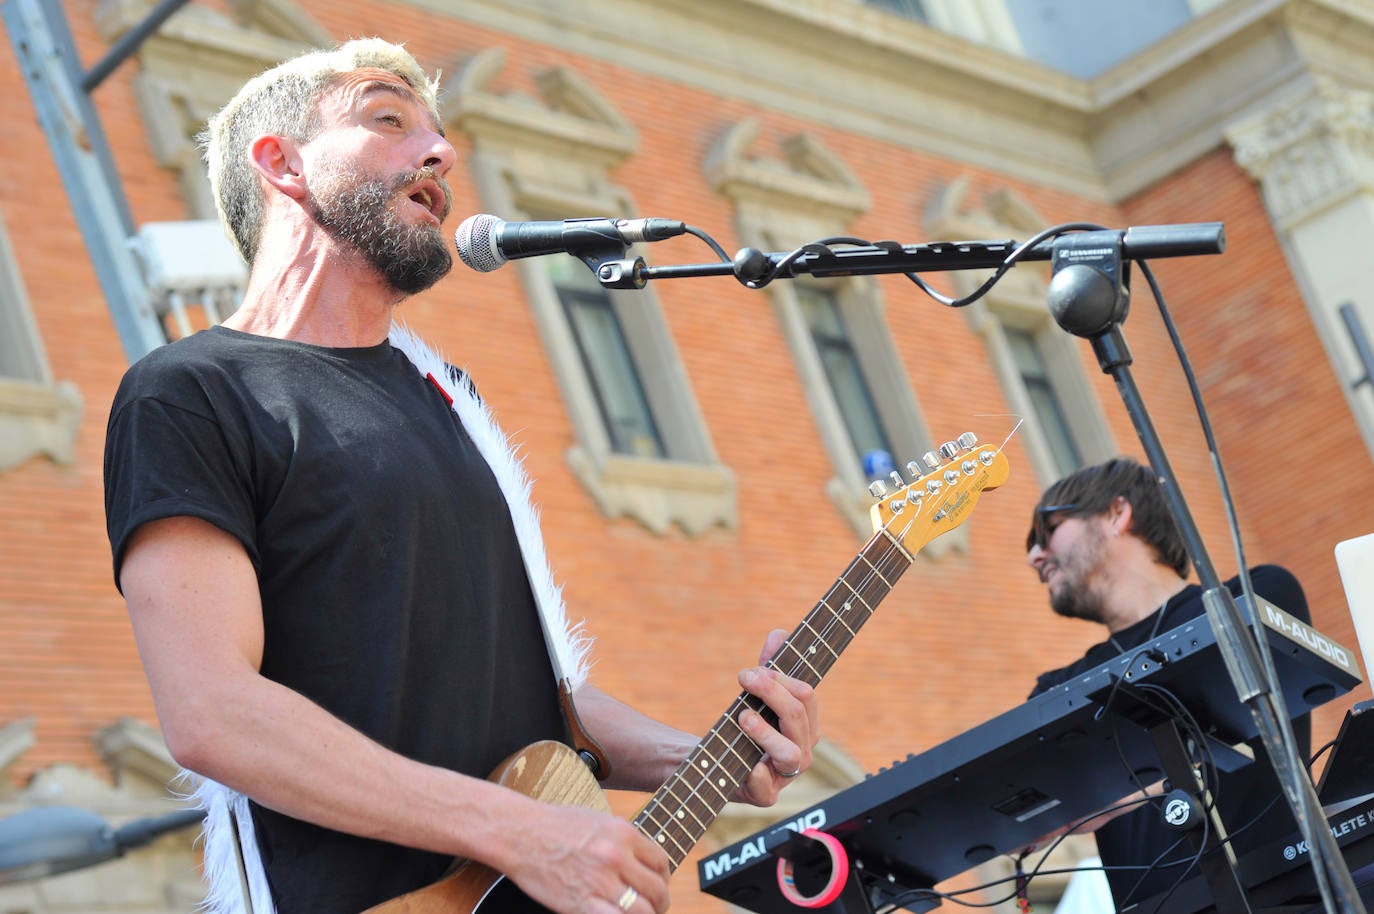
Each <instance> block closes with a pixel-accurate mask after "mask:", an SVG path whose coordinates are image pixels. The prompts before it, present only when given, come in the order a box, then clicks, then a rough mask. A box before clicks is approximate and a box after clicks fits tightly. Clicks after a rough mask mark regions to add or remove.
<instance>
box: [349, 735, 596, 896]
mask: <svg viewBox="0 0 1374 914" xmlns="http://www.w3.org/2000/svg"><path fill="white" fill-rule="evenodd" d="M487 780H489V781H494V782H496V783H497V784H500V785H501V786H503V787H509V788H510V789H512V790H515V791H517V792H519V793H522V794H524V795H525V796H527V797H531V798H533V799H536V800H539V801H541V802H544V803H552V804H553V805H555V806H581V807H583V808H586V809H599V810H601V811H603V812H610V811H611V807H610V804H609V803H607V802H606V795H605V794H604V793H602V792H601V787H600V785H599V784H597V782H596V778H595V777H594V776H593V775H592V773H591V770H590V769H588V768H587V765H586V763H585V762H583V761H582V759H581V758H579V757H578V755H577V753H576V752H574V751H573V750H572V749H570V748H568V747H567V746H565V745H563V744H562V743H559V742H554V741H552V740H546V741H544V742H538V743H534V744H533V745H530V746H526V747H525V748H524V749H522V750H520V751H519V752H517V753H516V754H515V755H512V756H511V757H510V758H508V759H506V760H505V761H504V762H502V763H501V764H500V765H499V766H498V767H497V768H496V770H495V771H494V772H492V774H491V777H489V778H487ZM466 912H472V914H548V909H547V908H545V907H543V906H542V905H540V904H537V903H535V902H533V901H531V900H530V899H529V898H528V897H526V895H525V893H524V892H522V891H520V889H519V887H518V886H516V884H515V883H513V882H511V881H510V880H509V879H507V878H505V877H504V876H502V875H501V874H500V873H498V872H496V871H495V870H493V869H492V868H490V867H488V866H485V865H483V864H480V863H474V862H472V861H467V860H465V861H461V862H459V863H457V864H456V865H455V866H454V869H453V871H452V872H450V873H449V874H448V875H447V876H445V877H444V878H443V879H440V880H439V881H438V882H435V883H433V884H431V885H427V886H425V887H424V888H422V889H416V890H415V891H414V892H407V893H406V894H405V895H402V896H400V897H399V898H393V899H391V900H390V901H386V902H383V903H382V904H379V905H377V906H376V907H372V908H368V909H367V910H366V911H365V912H363V914H466Z"/></svg>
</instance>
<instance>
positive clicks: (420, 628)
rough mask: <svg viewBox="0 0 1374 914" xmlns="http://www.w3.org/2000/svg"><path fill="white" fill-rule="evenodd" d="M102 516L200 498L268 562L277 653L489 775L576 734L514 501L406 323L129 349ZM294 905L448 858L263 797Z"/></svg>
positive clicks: (431, 867) (187, 506) (459, 764)
mask: <svg viewBox="0 0 1374 914" xmlns="http://www.w3.org/2000/svg"><path fill="white" fill-rule="evenodd" d="M105 475H106V495H105V500H106V519H107V524H108V528H109V536H110V543H111V546H112V548H113V552H114V569H115V579H116V583H117V582H118V579H119V569H120V564H121V562H122V561H123V558H124V551H125V548H126V546H127V544H128V541H129V537H130V535H131V534H132V533H133V532H134V531H135V530H136V529H137V528H138V527H139V526H140V525H141V524H144V523H147V522H149V521H151V520H155V519H159V518H165V517H172V516H193V517H199V518H202V519H204V520H206V521H209V522H210V523H212V524H215V525H216V526H218V527H220V528H222V529H224V530H226V531H227V532H229V533H230V534H232V535H233V536H235V537H237V538H238V540H239V541H240V542H241V543H242V544H243V547H244V549H245V550H246V551H247V554H248V556H249V558H250V559H251V560H252V563H253V566H254V568H255V569H256V571H257V575H258V582H259V585H260V590H261V596H262V611H263V626H264V634H265V642H264V652H263V660H262V673H263V675H264V676H266V677H268V678H269V679H272V680H275V681H277V682H280V683H282V684H283V685H286V686H288V687H289V688H291V689H294V690H295V691H297V692H299V693H301V694H302V695H304V696H306V697H307V698H309V699H311V700H312V701H314V702H316V703H317V704H319V705H320V706H322V707H323V708H325V709H326V710H328V711H329V712H330V713H332V714H334V715H335V716H337V717H339V718H340V719H342V720H343V721H344V722H346V723H348V724H350V725H351V726H353V727H355V728H357V729H358V730H360V731H361V732H362V733H364V734H366V735H367V736H369V737H371V738H372V739H374V740H376V741H377V742H379V743H381V744H382V745H384V746H386V747H388V748H390V749H393V750H395V751H397V752H399V753H401V754H403V755H405V756H407V757H409V758H413V759H416V760H418V761H421V762H425V763H428V764H433V765H439V766H443V767H445V768H449V769H452V770H456V771H461V772H463V773H466V774H470V775H474V776H478V777H485V776H487V774H489V773H490V772H491V770H492V769H493V768H495V767H496V765H497V764H499V763H500V762H501V761H502V760H503V759H505V758H506V757H507V756H508V755H509V754H510V753H512V752H514V751H515V750H517V749H519V748H520V747H522V746H524V745H527V744H528V743H531V742H534V741H535V740H539V739H547V738H557V739H565V738H566V736H567V734H566V727H565V724H564V721H563V718H562V715H561V713H560V711H559V708H558V702H557V692H556V689H555V687H554V681H553V672H552V667H551V664H550V662H549V657H548V653H547V649H546V647H545V643H544V639H543V635H542V632H541V629H540V624H539V619H538V613H537V610H536V608H535V604H534V599H533V595H532V593H531V590H530V584H529V579H528V577H527V575H526V573H525V568H524V564H523V561H522V559H521V556H520V552H519V548H518V544H517V541H516V537H515V530H514V526H513V524H512V522H511V517H510V512H509V509H508V507H507V505H506V502H505V500H504V498H503V496H502V493H501V491H500V489H499V487H498V485H497V482H496V479H495V477H494V475H493V474H492V472H491V470H490V468H489V467H488V466H487V464H486V462H485V461H484V460H483V459H482V456H481V455H480V453H479V452H478V450H477V448H476V446H475V445H474V444H473V442H472V440H471V439H470V438H469V437H468V435H467V433H466V431H465V430H464V429H463V427H462V424H461V423H460V422H459V421H458V418H457V416H455V415H454V413H453V412H452V410H451V409H450V408H449V407H448V404H447V403H446V401H445V400H444V398H443V396H442V395H441V393H440V392H439V390H438V389H437V388H436V387H435V386H434V385H433V384H431V383H430V382H429V381H427V380H426V379H425V378H424V377H423V376H421V375H420V374H419V372H418V371H417V370H416V369H415V367H414V365H412V364H411V362H410V361H409V360H408V359H407V358H406V357H405V356H404V355H403V354H402V353H401V352H400V351H399V350H397V349H394V348H393V347H392V346H391V345H390V343H387V342H384V343H382V344H381V345H379V346H374V347H368V348H359V349H331V348H325V347H319V346H311V345H308V344H303V343H297V342H291V341H285V340H277V339H270V338H266V337H259V336H255V335H251V334H245V333H239V332H236V331H233V330H229V329H227V328H223V327H214V328H211V329H210V330H206V331H202V332H200V333H197V334H195V335H194V336H192V337H190V338H188V339H185V340H182V341H179V342H177V343H173V344H170V345H168V346H164V347H162V348H160V349H157V350H155V351H154V352H152V353H151V354H149V355H148V356H147V357H146V358H144V359H142V360H141V361H140V362H138V364H136V365H134V366H133V367H132V368H131V369H130V370H129V372H128V374H127V375H126V376H125V379H124V382H123V383H122V384H121V386H120V389H119V392H118V394H117V396H116V398H115V402H114V404H113V407H112V409H111V414H110V423H109V430H108V438H107V441H106V451H105ZM253 813H254V822H255V824H256V826H257V832H258V843H259V845H260V848H261V851H262V856H263V860H264V863H265V865H266V868H267V873H268V879H269V881H270V883H271V885H272V890H273V894H274V897H275V899H276V902H277V910H278V911H279V912H280V914H295V912H304V914H329V912H338V914H354V912H357V911H359V910H361V909H363V908H366V907H369V906H371V905H373V904H377V903H380V902H381V901H384V900H386V899H388V898H391V897H394V896H396V895H399V894H401V893H403V892H406V891H409V890H412V889H414V888H417V887H420V886H422V885H425V884H427V883H429V882H431V881H433V880H435V879H437V878H438V877H439V876H440V875H441V874H442V873H443V871H444V869H445V868H446V867H447V866H448V864H449V863H450V862H451V861H450V860H449V859H447V858H445V857H443V856H441V855H437V854H430V853H423V852H420V851H415V850H412V849H407V848H400V847H394V846H388V845H384V844H381V843H380V842H376V841H370V840H366V839H362V838H357V837H354V836H350V835H344V834H340V833H337V832H333V831H329V830H327V829H322V828H319V827H317V826H314V825H311V824H308V823H305V822H300V821H297V820H295V819H291V818H288V817H286V816H283V815H280V814H278V813H275V812H273V811H271V810H268V809H266V808H263V807H260V806H256V805H255V806H254V807H253Z"/></svg>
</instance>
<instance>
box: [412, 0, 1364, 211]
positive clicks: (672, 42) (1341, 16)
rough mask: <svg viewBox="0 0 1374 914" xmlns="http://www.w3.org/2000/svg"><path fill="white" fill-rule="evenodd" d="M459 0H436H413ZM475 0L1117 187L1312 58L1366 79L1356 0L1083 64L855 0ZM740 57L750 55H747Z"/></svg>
mask: <svg viewBox="0 0 1374 914" xmlns="http://www.w3.org/2000/svg"><path fill="white" fill-rule="evenodd" d="M410 2H411V3H413V4H414V5H416V6H418V7H421V8H426V9H432V10H434V11H435V12H441V13H446V14H452V9H453V8H452V6H451V4H447V3H446V2H444V0H410ZM597 13H598V14H597V16H595V17H588V16H586V15H585V5H584V4H582V3H580V2H577V0H537V2H536V0H503V2H497V0H472V2H469V3H466V4H464V5H463V6H462V7H461V11H460V12H459V13H458V15H461V16H463V17H465V18H468V19H470V20H472V21H474V22H478V23H480V24H482V25H484V26H488V27H491V28H494V29H499V30H506V31H508V32H510V33H512V34H518V35H520V36H521V37H523V38H528V39H532V40H536V41H544V42H548V43H551V44H556V45H557V46H559V47H561V48H564V49H566V50H568V51H569V52H572V53H574V54H581V55H587V56H591V57H594V58H598V59H604V60H610V61H613V62H616V63H619V64H622V65H624V66H626V67H629V68H633V69H636V70H640V71H643V72H646V73H649V74H652V75H655V76H660V77H663V78H666V79H671V80H673V81H676V82H681V83H684V84H687V85H692V86H695V87H698V88H700V89H703V90H705V91H709V92H713V93H717V94H720V95H723V96H726V97H730V98H735V99H740V100H743V101H746V102H749V103H752V104H756V105H759V106H761V107H766V108H770V109H774V110H779V111H783V112H787V113H790V114H793V115H795V116H797V117H800V118H805V119H808V120H811V121H814V122H817V123H826V124H830V125H834V126H836V127H839V128H841V129H844V130H851V131H854V132H857V133H861V134H865V135H870V136H875V137H878V138H880V139H882V140H884V141H887V142H893V143H898V144H902V145H906V146H910V147H911V148H913V149H919V150H922V151H925V152H929V153H931V154H934V155H939V156H942V157H945V158H949V159H952V160H955V161H959V162H963V163H966V164H968V165H973V166H982V167H986V168H990V169H993V170H996V171H999V172H1001V173H1004V174H1006V175H1008V176H1011V177H1014V178H1017V179H1020V180H1025V181H1030V182H1035V183H1039V184H1042V185H1046V186H1050V187H1057V188H1062V189H1065V190H1068V191H1070V192H1073V193H1076V194H1079V195H1082V196H1084V197H1087V198H1089V199H1098V200H1103V201H1113V202H1114V201H1120V200H1122V199H1125V198H1126V197H1129V196H1130V195H1131V194H1134V193H1136V192H1138V191H1140V190H1141V189H1143V188H1145V187H1147V186H1149V185H1150V184H1151V183H1152V182H1154V181H1156V180H1158V179H1160V178H1161V177H1163V176H1165V175H1167V174H1169V173H1170V172H1172V171H1174V170H1176V169H1178V168H1179V167H1181V166H1183V165H1186V164H1187V163H1189V162H1191V161H1193V160H1195V159H1196V158H1197V157H1198V156H1200V155H1203V154H1205V153H1207V152H1208V151H1210V150H1212V149H1215V148H1218V147H1220V146H1222V145H1223V144H1224V143H1225V136H1224V129H1225V127H1226V125H1227V124H1228V123H1229V122H1231V121H1233V120H1235V119H1238V118H1242V117H1246V116H1249V115H1251V114H1253V113H1254V112H1256V111H1259V110H1262V109H1263V108H1265V107H1267V106H1269V105H1271V104H1273V103H1274V101H1275V100H1276V99H1278V98H1281V97H1283V96H1284V95H1285V94H1286V93H1292V92H1293V91H1294V89H1295V86H1296V87H1299V88H1301V87H1303V86H1304V85H1306V84H1310V80H1311V78H1312V75H1313V74H1315V73H1342V74H1345V78H1347V79H1349V80H1351V81H1352V82H1353V83H1354V84H1356V85H1361V84H1364V83H1368V84H1370V85H1374V53H1364V51H1365V50H1366V49H1370V48H1374V11H1371V9H1370V5H1369V4H1368V3H1367V2H1356V0H1252V2H1249V3H1244V2H1231V3H1224V4H1221V5H1219V6H1217V7H1215V8H1214V9H1212V10H1211V11H1210V12H1208V13H1207V14H1205V15H1203V16H1200V17H1198V18H1197V19H1195V20H1193V21H1192V22H1190V23H1188V24H1187V25H1186V26H1184V27H1182V28H1180V29H1178V30H1176V31H1175V32H1173V33H1172V34H1170V35H1168V36H1166V37H1165V38H1164V39H1162V40H1161V41H1159V42H1156V43H1155V44H1154V45H1152V46H1151V47H1149V48H1147V49H1145V50H1144V51H1142V52H1141V53H1139V54H1137V55H1135V56H1134V57H1132V58H1131V59H1130V60H1128V61H1125V62H1123V63H1122V64H1120V65H1119V66H1117V67H1115V68H1113V69H1112V70H1110V71H1108V72H1107V73H1105V74H1103V75H1102V76H1099V77H1097V78H1096V79H1093V80H1080V79H1075V78H1073V77H1069V76H1066V75H1064V74H1062V73H1057V72H1055V71H1052V70H1050V69H1048V68H1045V67H1042V66H1040V65H1038V64H1035V63H1033V62H1030V61H1027V60H1024V59H1022V58H1019V57H1016V56H1014V55H1011V54H1007V53H1004V52H1002V51H999V50H996V49H993V48H989V47H983V46H980V45H977V44H974V43H972V42H969V41H965V40H963V39H961V38H958V37H956V36H952V35H948V34H945V33H942V32H939V31H937V30H935V29H932V28H930V27H928V26H925V25H923V24H921V23H919V22H915V21H908V20H903V19H900V18H897V17H893V16H891V15H888V14H885V13H883V12H882V11H880V10H877V9H874V8H870V7H867V6H865V5H863V4H861V3H857V2H853V0H812V2H808V3H805V4H798V3H795V2H793V0H601V2H600V3H599V4H598V7H597ZM741 61H747V64H742V63H741Z"/></svg>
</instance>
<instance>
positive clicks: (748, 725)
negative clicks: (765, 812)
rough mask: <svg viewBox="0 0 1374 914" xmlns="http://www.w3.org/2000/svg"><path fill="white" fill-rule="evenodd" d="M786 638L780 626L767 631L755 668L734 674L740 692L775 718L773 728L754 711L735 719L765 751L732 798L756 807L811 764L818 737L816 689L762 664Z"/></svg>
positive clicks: (772, 800) (768, 802) (767, 802)
mask: <svg viewBox="0 0 1374 914" xmlns="http://www.w3.org/2000/svg"><path fill="white" fill-rule="evenodd" d="M786 639H787V632H785V631H783V630H782V629H775V630H774V631H772V632H770V633H769V634H768V638H767V640H766V641H764V645H763V650H762V652H760V654H759V666H757V667H751V668H749V669H747V670H744V671H742V672H741V673H740V674H739V684H740V685H741V686H743V687H744V690H745V691H746V692H748V693H750V694H751V695H755V696H757V697H759V698H761V699H763V702H764V704H766V705H768V707H769V708H770V709H771V710H772V711H773V713H774V714H776V715H777V717H778V726H777V727H776V728H774V727H773V726H771V725H770V724H769V723H768V722H767V721H766V720H764V719H763V717H762V716H761V715H759V714H757V713H755V712H754V711H748V710H746V711H744V712H743V713H742V714H740V717H739V725H740V729H742V730H743V731H744V732H745V733H746V734H747V735H748V736H749V738H750V739H752V740H753V741H754V743H755V744H756V745H757V746H758V747H759V748H760V749H762V750H763V751H764V753H765V754H764V756H763V761H761V762H759V764H757V765H755V766H754V770H753V771H751V772H749V779H748V780H747V781H745V782H744V784H743V785H742V786H741V787H740V790H739V793H738V794H737V795H736V797H735V799H737V800H739V801H741V802H744V803H752V804H754V805H755V806H772V805H773V804H774V803H776V802H777V801H778V794H779V793H780V792H781V791H782V789H783V788H784V787H786V786H787V784H788V783H789V782H790V781H791V780H792V779H793V778H795V777H797V775H799V774H801V773H802V772H803V771H805V770H806V769H807V768H809V767H811V754H812V750H814V749H815V747H816V743H817V742H818V741H819V740H820V736H821V728H820V714H819V710H818V708H817V704H816V691H815V689H813V688H812V687H811V686H810V685H808V684H807V683H805V682H802V681H801V680H799V679H793V678H792V677H791V676H787V675H784V674H783V673H780V672H778V671H777V670H775V669H771V668H769V667H768V666H767V663H768V661H769V660H770V659H771V658H772V657H773V655H774V654H776V653H777V652H778V649H779V648H780V647H782V643H783V642H784V641H785V640H786Z"/></svg>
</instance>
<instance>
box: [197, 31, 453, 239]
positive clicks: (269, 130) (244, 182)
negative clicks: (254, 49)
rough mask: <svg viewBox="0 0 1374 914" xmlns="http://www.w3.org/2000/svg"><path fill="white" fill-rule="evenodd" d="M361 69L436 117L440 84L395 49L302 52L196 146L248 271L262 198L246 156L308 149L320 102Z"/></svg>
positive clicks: (367, 42) (257, 84) (238, 98)
mask: <svg viewBox="0 0 1374 914" xmlns="http://www.w3.org/2000/svg"><path fill="white" fill-rule="evenodd" d="M362 69H378V70H384V71H386V72H388V73H392V74H394V75H395V76H397V77H399V78H400V79H401V80H403V81H404V82H405V83H406V84H407V85H408V86H410V87H411V88H412V89H414V90H415V92H416V93H417V94H418V95H419V96H420V99H421V100H422V101H423V102H424V103H425V105H426V106H428V108H429V110H430V113H431V114H433V115H434V117H435V119H436V120H438V118H439V103H438V78H437V76H436V77H431V76H429V75H428V74H426V73H425V72H424V70H423V69H421V67H420V65H419V64H418V63H417V62H416V60H415V58H414V57H412V56H411V55H410V52H409V51H407V50H406V49H405V48H403V47H402V46H401V45H398V44H392V43H391V42H389V41H385V40H383V39H381V38H360V39H355V40H353V41H349V42H346V43H344V44H341V45H339V46H337V47H335V48H332V49H320V50H314V51H308V52H306V53H305V54H302V55H300V56H299V57H293V58H291V59H290V60H287V61H285V62H284V63H280V64H278V65H277V66H275V67H273V68H271V69H270V70H266V71H264V72H262V73H260V74H258V75H257V76H255V77H253V78H252V79H250V80H249V81H248V82H247V83H245V84H244V86H243V88H242V89H240V90H239V91H238V94H236V95H235V96H234V97H233V98H232V99H230V100H229V103H228V104H227V105H225V106H224V107H223V108H221V109H220V111H219V113H217V114H215V115H214V116H213V117H211V118H210V121H209V124H208V125H207V126H206V129H205V132H204V133H202V134H201V137H200V139H201V145H202V147H203V148H204V150H205V165H206V168H207V170H208V171H209V174H210V189H211V191H212V192H213V194H214V197H215V206H216V207H217V208H218V209H219V217H220V221H221V222H222V223H223V224H224V228H225V230H226V231H227V232H228V233H229V235H230V237H231V238H233V240H234V244H235V245H236V246H237V247H238V250H239V254H240V255H242V257H243V259H244V260H245V261H247V262H248V263H249V264H251V263H252V262H253V259H254V257H256V256H257V253H258V243H259V241H260V240H261V236H262V220H263V213H264V209H265V202H266V201H265V199H264V197H263V193H262V188H261V186H260V185H259V183H258V173H257V171H256V170H255V169H254V168H253V165H252V163H251V162H250V161H249V155H248V150H249V147H250V146H251V145H252V143H253V141H254V140H255V139H257V138H258V137H260V136H264V135H268V134H271V135H275V136H283V137H287V138H289V139H292V140H295V141H297V142H301V143H307V142H309V141H310V140H311V139H313V138H314V137H315V135H316V134H318V133H319V132H320V130H321V128H322V126H323V124H322V122H321V120H320V111H319V101H320V97H321V96H322V95H324V93H325V92H327V91H328V90H329V89H330V88H331V87H332V86H333V85H334V84H335V83H336V81H337V80H338V79H339V78H340V77H342V76H344V75H346V74H348V73H352V72H355V71H357V70H362Z"/></svg>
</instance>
